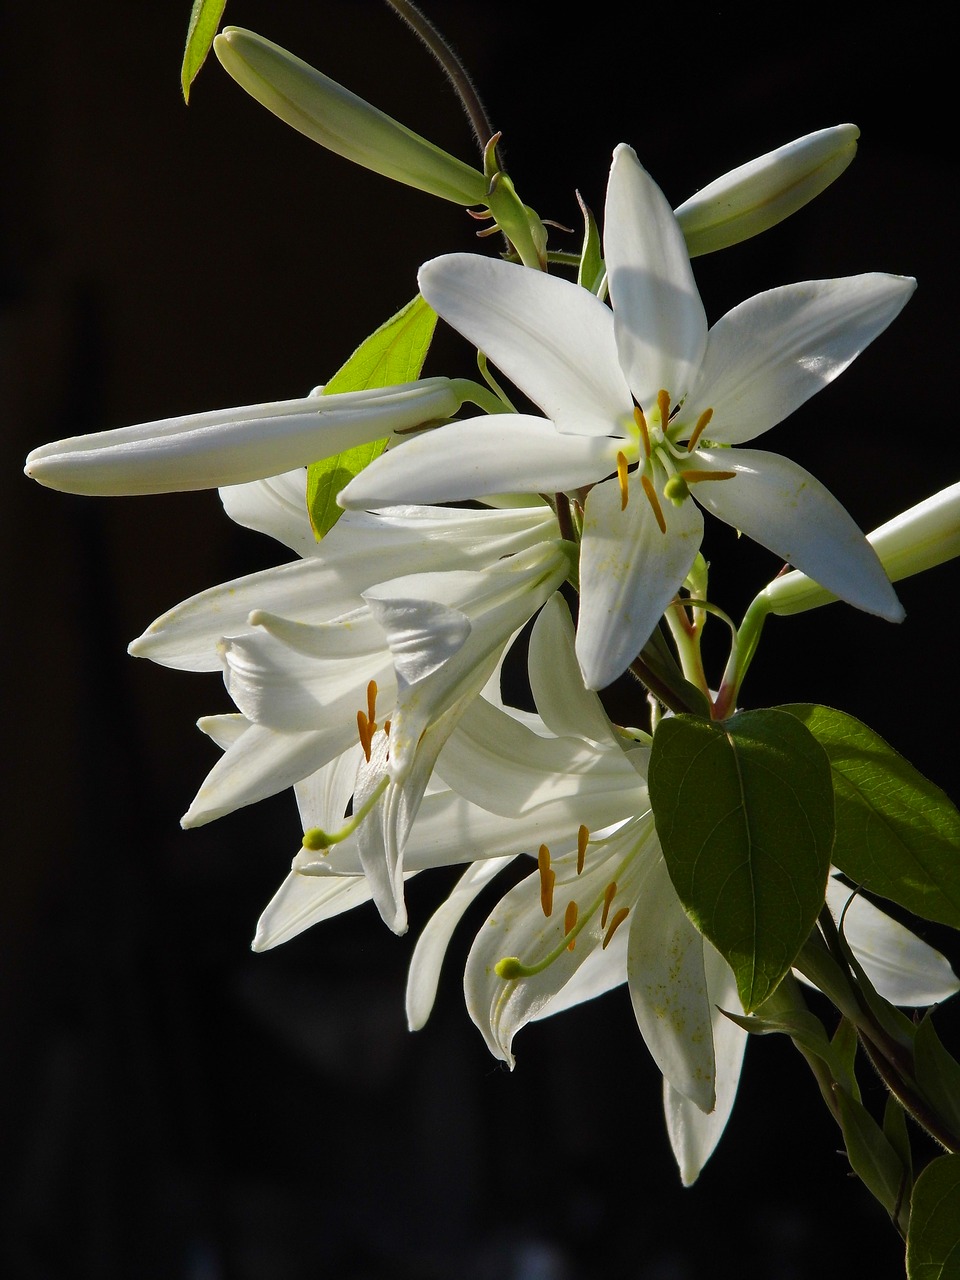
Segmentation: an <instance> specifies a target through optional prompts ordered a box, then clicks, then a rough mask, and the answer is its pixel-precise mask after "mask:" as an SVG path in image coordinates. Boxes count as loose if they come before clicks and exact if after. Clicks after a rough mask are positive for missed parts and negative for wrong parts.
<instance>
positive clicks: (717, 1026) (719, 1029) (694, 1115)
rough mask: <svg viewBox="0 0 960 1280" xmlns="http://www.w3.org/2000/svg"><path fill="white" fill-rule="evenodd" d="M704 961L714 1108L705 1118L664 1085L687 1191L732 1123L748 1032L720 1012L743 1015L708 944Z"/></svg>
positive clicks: (727, 976) (670, 1132)
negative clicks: (710, 1015) (711, 1009)
mask: <svg viewBox="0 0 960 1280" xmlns="http://www.w3.org/2000/svg"><path fill="white" fill-rule="evenodd" d="M703 959H704V970H705V972H706V976H707V987H708V990H709V992H710V999H711V1001H712V1002H713V1004H714V1016H713V1045H714V1052H715V1054H716V1059H717V1105H716V1106H715V1107H714V1109H713V1110H712V1111H711V1112H710V1114H709V1115H704V1113H703V1112H702V1111H701V1110H700V1108H699V1107H698V1106H696V1105H695V1104H694V1103H692V1102H691V1101H690V1100H689V1098H685V1097H684V1095H683V1094H682V1093H680V1092H679V1091H678V1090H676V1089H674V1088H673V1086H672V1085H671V1084H670V1082H669V1080H666V1079H665V1080H664V1082H663V1109H664V1114H665V1116H666V1121H667V1134H668V1135H669V1138H670V1145H671V1147H672V1148H673V1154H674V1156H675V1157H676V1160H677V1164H678V1166H679V1168H680V1179H681V1181H682V1182H683V1185H684V1186H685V1187H689V1186H691V1185H692V1184H693V1183H694V1182H696V1180H697V1178H698V1177H699V1176H700V1172H701V1170H702V1169H703V1166H704V1165H705V1164H706V1163H707V1161H708V1160H709V1158H710V1156H711V1155H712V1154H713V1152H714V1150H715V1148H716V1145H717V1143H718V1142H719V1141H720V1137H721V1135H722V1134H723V1131H724V1129H725V1128H726V1125H727V1121H728V1120H729V1119H730V1113H731V1111H732V1110H733V1104H734V1101H735V1100H736V1096H737V1085H738V1084H739V1083H740V1070H741V1068H742V1066H743V1054H744V1050H745V1049H746V1047H747V1032H746V1031H744V1030H743V1028H742V1027H738V1026H737V1024H736V1023H735V1022H731V1020H730V1019H729V1018H727V1017H725V1016H724V1014H723V1013H722V1012H721V1010H723V1009H729V1010H730V1012H731V1013H742V1011H743V1009H742V1006H741V1004H740V1000H739V997H738V996H737V984H736V981H735V979H734V976H733V973H732V971H731V970H730V967H729V965H727V963H726V962H725V961H724V960H723V959H722V958H721V957H720V956H719V955H718V954H717V952H716V951H714V949H713V947H711V946H710V944H709V943H707V944H706V946H705V947H704V953H703Z"/></svg>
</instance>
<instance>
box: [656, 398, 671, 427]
mask: <svg viewBox="0 0 960 1280" xmlns="http://www.w3.org/2000/svg"><path fill="white" fill-rule="evenodd" d="M657 408H658V409H659V410H660V430H661V431H666V429H667V423H668V422H669V421H670V392H669V391H664V390H663V388H661V389H660V390H659V391H658V392H657Z"/></svg>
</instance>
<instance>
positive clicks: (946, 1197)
mask: <svg viewBox="0 0 960 1280" xmlns="http://www.w3.org/2000/svg"><path fill="white" fill-rule="evenodd" d="M907 1276H908V1277H909V1280H957V1278H958V1277H960V1156H956V1155H951V1156H939V1157H938V1158H937V1159H936V1160H931V1161H930V1163H929V1164H928V1165H927V1167H926V1168H925V1169H924V1171H923V1173H921V1174H920V1177H919V1178H918V1179H917V1182H916V1185H915V1186H914V1188H913V1196H912V1197H911V1200H910V1231H909V1234H908V1235H907Z"/></svg>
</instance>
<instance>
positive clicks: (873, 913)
mask: <svg viewBox="0 0 960 1280" xmlns="http://www.w3.org/2000/svg"><path fill="white" fill-rule="evenodd" d="M848 904H849V905H848ZM827 906H828V907H829V908H830V910H831V911H832V912H833V914H834V915H835V916H836V917H837V919H838V920H839V919H840V918H841V916H842V918H843V933H844V937H845V938H846V940H847V942H848V943H849V944H850V947H851V948H852V950H853V953H854V955H855V956H856V957H857V959H858V960H859V961H860V963H861V964H862V965H863V967H864V969H865V970H866V974H867V977H868V978H869V979H870V981H871V982H872V983H873V985H874V986H875V987H876V989H877V991H879V993H880V995H881V996H883V998H884V1000H889V1001H890V1003H891V1004H898V1005H907V1006H910V1007H914V1008H923V1007H925V1006H926V1005H930V1004H938V1003H939V1002H940V1001H941V1000H946V999H947V998H948V997H949V996H952V995H954V994H955V993H956V992H957V991H960V981H958V979H957V975H956V974H955V973H954V971H953V969H952V968H951V967H950V964H949V962H948V960H947V959H946V958H945V957H944V956H942V955H941V954H940V952H939V951H935V950H934V949H933V947H931V946H928V945H927V943H925V942H922V941H921V940H920V939H919V938H918V937H917V935H916V934H915V933H911V931H910V930H909V929H906V928H904V926H903V925H902V924H898V923H897V921H896V920H893V919H891V917H890V916H888V915H885V914H884V912H882V911H881V910H880V909H879V907H876V906H874V904H873V903H872V902H869V901H868V900H867V899H866V898H864V897H863V896H862V895H860V894H855V893H854V891H853V890H852V889H850V888H849V887H848V886H847V885H845V884H843V883H841V882H840V881H839V880H835V879H834V878H833V877H831V878H830V880H829V882H828V884H827Z"/></svg>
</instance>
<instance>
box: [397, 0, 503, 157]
mask: <svg viewBox="0 0 960 1280" xmlns="http://www.w3.org/2000/svg"><path fill="white" fill-rule="evenodd" d="M387 4H388V5H389V6H390V8H391V9H393V11H394V12H395V13H396V14H397V16H398V17H399V18H401V19H402V20H403V21H404V22H405V23H406V24H407V26H408V27H410V28H411V30H413V31H415V32H416V33H417V35H418V36H419V37H420V39H421V40H422V41H423V43H424V44H425V45H426V46H427V48H428V49H429V50H430V52H431V53H432V54H433V56H434V57H435V58H436V60H437V61H438V62H439V63H440V65H441V67H442V68H443V70H444V73H445V74H446V76H447V79H448V80H449V81H450V83H451V84H452V85H453V88H454V91H455V92H456V95H457V97H458V98H459V99H460V103H461V105H462V106H463V109H464V111H465V112H466V113H467V118H468V119H469V121H470V124H471V126H472V128H473V132H474V136H475V137H476V139H477V142H478V143H479V144H480V150H481V152H482V151H483V150H484V149H485V148H486V145H487V143H488V142H489V141H490V139H491V138H492V137H493V134H494V129H493V126H492V125H491V123H490V120H489V117H488V116H487V113H486V111H485V110H484V106H483V103H482V102H481V101H480V95H479V94H478V93H477V91H476V89H475V88H474V85H473V81H472V80H471V79H470V77H469V75H467V71H466V68H465V67H464V65H463V63H462V62H461V61H460V59H459V58H458V57H457V55H456V54H455V53H454V51H453V49H452V48H451V46H450V44H449V43H448V42H447V40H446V38H445V37H444V36H443V35H441V33H440V32H439V31H438V29H437V28H436V27H435V26H434V25H433V23H432V22H431V21H430V19H429V18H428V17H427V16H426V14H424V13H422V12H421V10H420V9H419V8H418V6H417V5H415V4H412V3H411V0H387Z"/></svg>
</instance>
